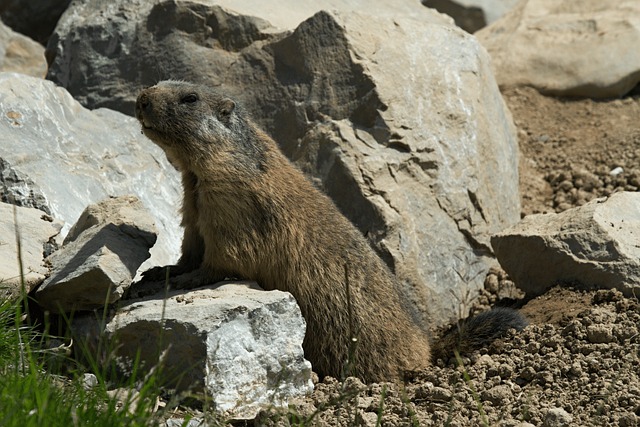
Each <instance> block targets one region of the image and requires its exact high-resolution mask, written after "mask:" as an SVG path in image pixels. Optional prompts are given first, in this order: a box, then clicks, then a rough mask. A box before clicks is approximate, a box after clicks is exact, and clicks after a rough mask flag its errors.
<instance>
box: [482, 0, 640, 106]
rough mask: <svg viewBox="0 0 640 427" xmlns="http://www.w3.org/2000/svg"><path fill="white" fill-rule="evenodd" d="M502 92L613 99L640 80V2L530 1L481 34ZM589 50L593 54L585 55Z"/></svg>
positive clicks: (602, 0)
mask: <svg viewBox="0 0 640 427" xmlns="http://www.w3.org/2000/svg"><path fill="white" fill-rule="evenodd" d="M476 36H477V37H478V40H479V41H480V42H481V43H482V45H483V46H484V47H485V48H486V49H487V50H488V51H489V54H490V55H491V59H492V63H493V66H494V69H495V74H496V80H497V81H498V84H499V85H500V87H502V88H506V87H513V86H532V87H534V88H536V89H538V90H539V91H540V92H541V93H543V94H550V95H557V96H583V97H589V98H610V97H619V96H623V95H624V94H626V93H627V92H629V91H630V90H631V89H633V88H634V87H635V86H636V85H637V84H638V82H640V55H637V54H636V51H635V50H634V48H633V46H637V45H638V44H639V43H640V3H638V2H635V1H620V0H584V1H580V2H558V1H556V0H524V1H522V2H521V3H518V5H517V6H516V7H515V8H514V9H513V10H512V11H511V12H509V13H508V14H506V15H505V16H503V17H502V18H501V19H499V20H498V21H496V22H494V23H493V24H491V25H489V26H488V27H486V28H483V29H482V30H480V31H478V32H477V33H476ZM585 52H588V54H585Z"/></svg>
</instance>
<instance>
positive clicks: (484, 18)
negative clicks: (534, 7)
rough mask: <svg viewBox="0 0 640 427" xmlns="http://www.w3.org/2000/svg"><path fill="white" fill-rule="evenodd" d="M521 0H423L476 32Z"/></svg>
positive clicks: (423, 2) (427, 4)
mask: <svg viewBox="0 0 640 427" xmlns="http://www.w3.org/2000/svg"><path fill="white" fill-rule="evenodd" d="M519 1H520V0H422V4H423V5H425V6H427V7H431V8H433V9H436V10H437V11H438V12H441V13H446V14H447V15H449V16H451V17H452V18H453V20H454V21H455V22H456V25H457V26H459V27H460V28H462V29H464V30H465V31H468V32H470V33H474V32H476V31H477V30H479V29H480V28H483V27H485V26H486V25H487V24H490V23H491V22H494V21H496V20H497V19H498V18H500V17H501V16H502V15H504V14H505V13H507V12H508V11H509V10H511V9H512V8H513V7H514V6H515V5H516V3H518V2H519Z"/></svg>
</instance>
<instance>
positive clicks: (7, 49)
mask: <svg viewBox="0 0 640 427" xmlns="http://www.w3.org/2000/svg"><path fill="white" fill-rule="evenodd" d="M0 72H14V73H23V74H28V75H30V76H34V77H40V78H42V77H44V76H45V75H46V74H47V60H46V59H45V58H44V47H42V46H41V45H39V44H38V43H36V42H34V41H33V40H31V39H30V38H28V37H25V36H23V35H22V34H18V33H16V32H14V31H13V30H11V28H9V27H7V26H6V25H5V24H4V23H3V22H2V21H0Z"/></svg>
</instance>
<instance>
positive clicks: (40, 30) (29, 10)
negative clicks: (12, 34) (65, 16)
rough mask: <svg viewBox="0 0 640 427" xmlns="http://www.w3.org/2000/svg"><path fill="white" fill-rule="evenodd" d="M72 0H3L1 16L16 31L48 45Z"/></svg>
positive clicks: (0, 7)
mask: <svg viewBox="0 0 640 427" xmlns="http://www.w3.org/2000/svg"><path fill="white" fill-rule="evenodd" d="M70 2H71V0H38V1H24V0H2V3H0V17H1V18H2V20H3V21H4V22H5V23H6V24H7V25H9V26H10V27H11V28H13V29H14V30H15V31H17V32H19V33H22V34H26V35H27V36H29V37H30V38H32V39H33V40H36V41H37V42H39V43H41V44H43V45H46V44H47V40H48V39H49V36H50V35H51V33H52V32H53V29H54V28H55V26H56V23H57V22H58V19H59V18H60V15H62V12H64V11H65V9H66V8H67V6H68V5H69V3H70Z"/></svg>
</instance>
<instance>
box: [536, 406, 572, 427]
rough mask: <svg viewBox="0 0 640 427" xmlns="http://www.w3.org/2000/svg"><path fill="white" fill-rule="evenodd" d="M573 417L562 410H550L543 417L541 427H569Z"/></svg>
mask: <svg viewBox="0 0 640 427" xmlns="http://www.w3.org/2000/svg"><path fill="white" fill-rule="evenodd" d="M572 421H573V417H572V416H571V414H569V413H568V412H567V411H565V410H564V409H562V408H551V409H549V411H548V412H547V414H546V415H545V416H544V422H543V423H542V426H543V427H564V426H569V425H571V422H572Z"/></svg>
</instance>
